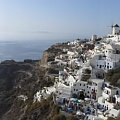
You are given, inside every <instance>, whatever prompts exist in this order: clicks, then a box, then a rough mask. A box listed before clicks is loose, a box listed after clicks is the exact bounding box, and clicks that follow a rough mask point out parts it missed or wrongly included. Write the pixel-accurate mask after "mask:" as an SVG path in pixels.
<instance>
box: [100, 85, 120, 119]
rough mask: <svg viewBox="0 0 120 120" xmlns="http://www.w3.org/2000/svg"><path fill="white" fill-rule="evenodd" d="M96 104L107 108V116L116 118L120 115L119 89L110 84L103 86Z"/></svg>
mask: <svg viewBox="0 0 120 120" xmlns="http://www.w3.org/2000/svg"><path fill="white" fill-rule="evenodd" d="M98 104H100V105H101V106H102V107H103V108H104V109H106V110H107V114H106V115H107V116H109V117H113V118H116V117H118V116H119V115H120V89H119V88H116V87H112V86H107V87H105V88H104V91H103V93H102V96H101V97H99V98H98Z"/></svg>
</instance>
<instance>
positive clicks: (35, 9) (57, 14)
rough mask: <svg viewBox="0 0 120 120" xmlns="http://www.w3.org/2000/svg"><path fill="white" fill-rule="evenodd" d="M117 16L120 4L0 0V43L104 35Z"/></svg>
mask: <svg viewBox="0 0 120 120" xmlns="http://www.w3.org/2000/svg"><path fill="white" fill-rule="evenodd" d="M119 12H120V0H0V40H52V39H53V40H54V39H65V40H66V39H70V40H72V39H75V38H78V37H79V38H85V37H86V38H87V37H91V35H92V34H98V35H105V34H107V33H108V32H110V27H108V26H110V25H112V23H118V24H120V13H119Z"/></svg>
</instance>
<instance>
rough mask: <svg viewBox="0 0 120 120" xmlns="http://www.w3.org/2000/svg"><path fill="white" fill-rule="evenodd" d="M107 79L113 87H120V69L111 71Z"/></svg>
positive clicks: (107, 74) (106, 76)
mask: <svg viewBox="0 0 120 120" xmlns="http://www.w3.org/2000/svg"><path fill="white" fill-rule="evenodd" d="M105 79H106V80H107V81H109V82H110V83H111V85H114V86H117V87H120V68H117V69H112V70H109V71H108V73H106V75H105Z"/></svg>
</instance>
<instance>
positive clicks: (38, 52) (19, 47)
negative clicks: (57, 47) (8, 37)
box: [0, 40, 62, 61]
mask: <svg viewBox="0 0 120 120" xmlns="http://www.w3.org/2000/svg"><path fill="white" fill-rule="evenodd" d="M57 42H62V41H57V40H56V41H53V40H44V41H43V40H42V41H41V40H36V41H35V40H33V41H32V40H31V41H6V42H3V41H0V61H4V60H10V59H13V60H16V61H23V60H24V59H33V60H38V59H40V58H41V57H42V54H43V51H44V50H46V49H47V48H49V47H50V46H51V45H53V44H55V43H57Z"/></svg>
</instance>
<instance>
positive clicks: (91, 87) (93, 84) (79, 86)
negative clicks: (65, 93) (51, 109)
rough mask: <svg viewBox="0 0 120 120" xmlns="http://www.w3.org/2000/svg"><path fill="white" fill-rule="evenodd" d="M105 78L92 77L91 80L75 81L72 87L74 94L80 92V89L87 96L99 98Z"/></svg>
mask: <svg viewBox="0 0 120 120" xmlns="http://www.w3.org/2000/svg"><path fill="white" fill-rule="evenodd" d="M103 83H104V80H101V79H91V81H89V82H86V81H78V82H76V83H74V85H73V87H72V91H71V92H72V94H78V93H79V91H81V90H82V91H83V92H84V94H85V96H87V97H90V98H93V99H97V98H98V97H100V96H101V95H102V86H103Z"/></svg>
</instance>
